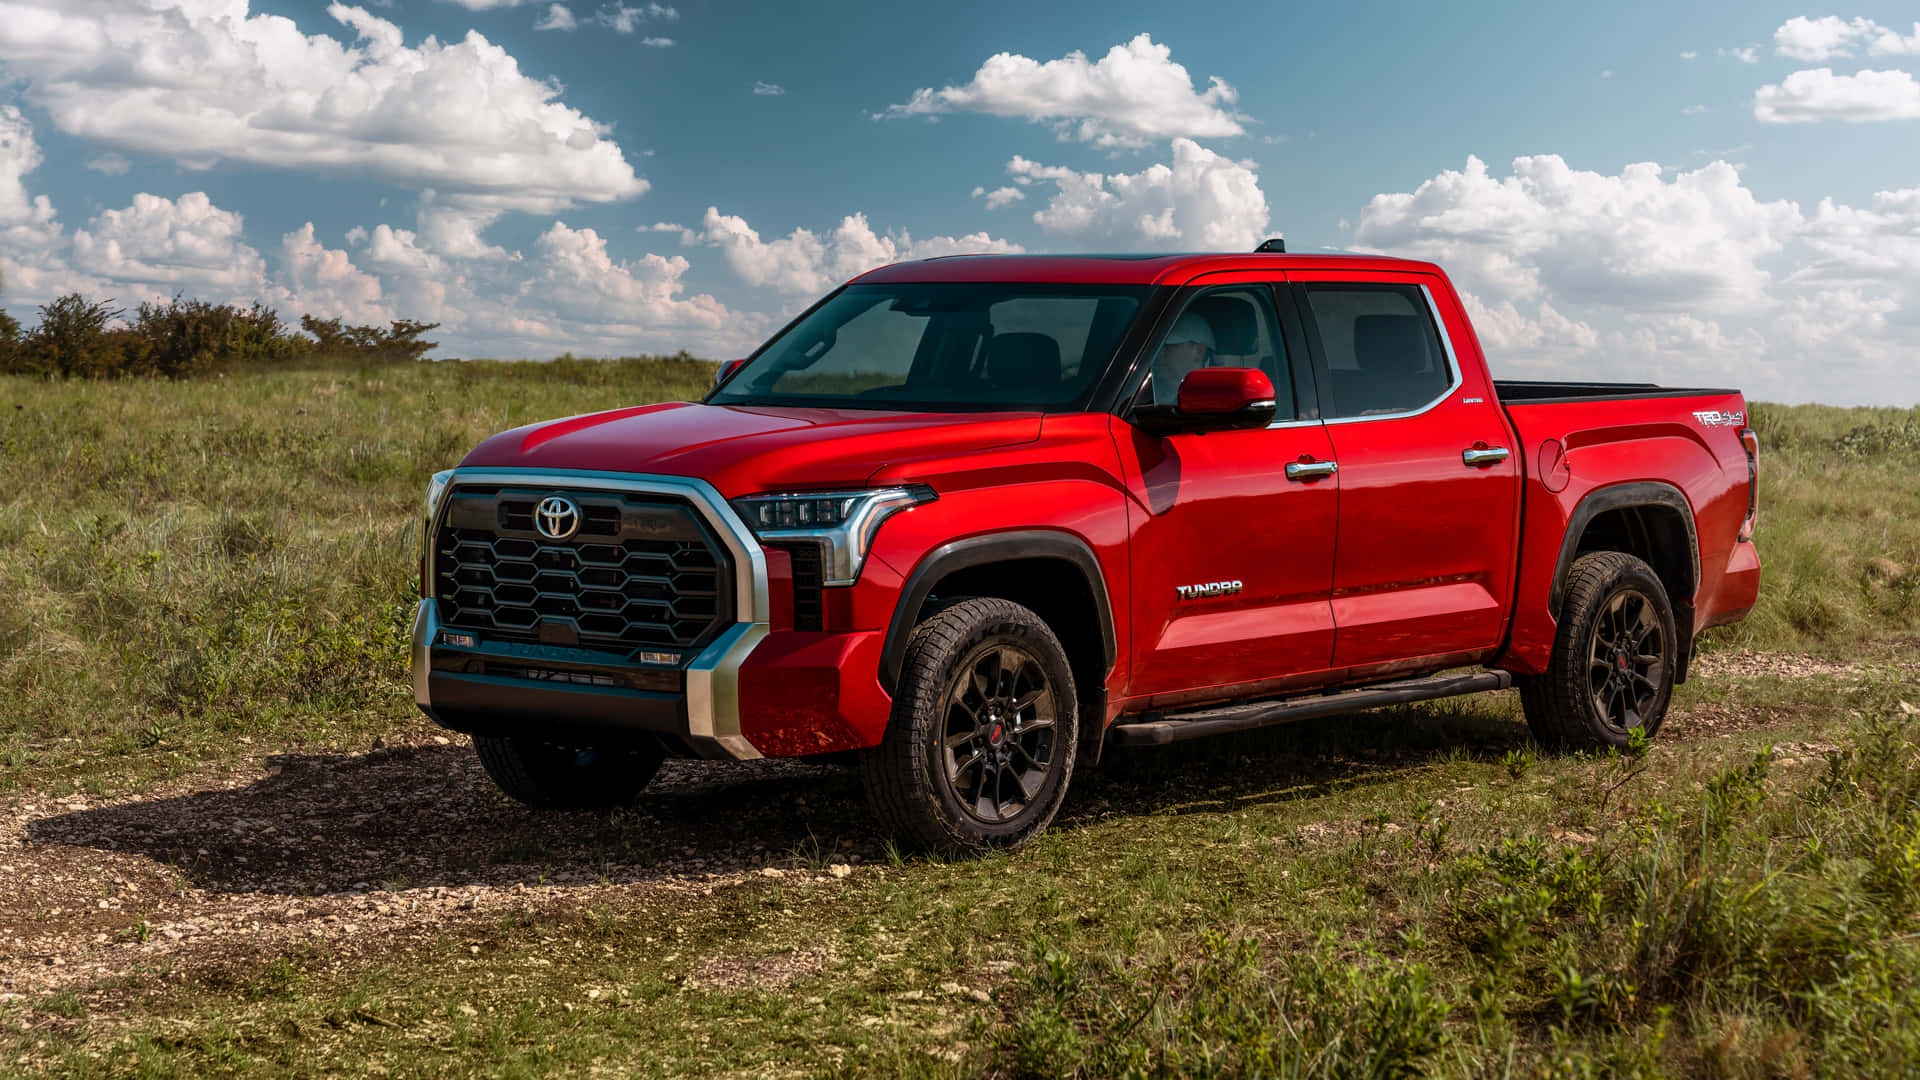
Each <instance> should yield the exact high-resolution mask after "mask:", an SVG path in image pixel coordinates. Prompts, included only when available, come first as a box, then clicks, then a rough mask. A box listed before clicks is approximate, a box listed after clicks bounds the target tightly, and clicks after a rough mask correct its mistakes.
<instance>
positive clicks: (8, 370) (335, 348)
mask: <svg viewBox="0 0 1920 1080" xmlns="http://www.w3.org/2000/svg"><path fill="white" fill-rule="evenodd" d="M112 304H113V302H112V301H110V300H109V301H99V302H97V301H91V300H88V299H87V298H86V297H84V296H82V295H80V294H78V293H73V294H70V295H67V296H63V297H61V298H60V299H58V300H55V301H53V302H52V303H50V304H47V305H46V306H44V307H42V308H41V309H40V325H39V326H37V327H35V328H34V329H33V330H32V331H30V332H29V333H26V334H24V335H22V334H21V333H20V328H19V324H18V323H17V322H16V321H14V320H13V319H12V318H10V317H7V316H6V315H5V314H4V313H0V374H30V375H42V376H47V377H53V376H61V377H70V378H91V379H103V378H166V379H181V378H190V377H193V376H197V375H207V374H213V373H218V372H225V371H230V370H234V369H237V368H244V367H265V366H270V365H275V364H282V363H285V362H288V361H292V360H302V359H312V360H316V361H321V362H327V361H333V362H339V361H346V362H349V363H361V364H364V363H411V362H414V361H418V360H420V359H422V358H423V357H425V356H426V354H427V353H428V352H429V351H431V350H433V349H435V348H437V347H438V346H439V342H436V341H427V340H424V336H425V335H426V334H427V333H429V332H431V331H432V330H433V329H434V328H435V327H437V326H439V325H440V324H439V323H426V322H415V321H412V320H409V319H400V320H396V321H395V322H393V323H391V324H389V325H388V326H387V327H386V328H385V329H381V328H379V327H374V326H356V325H353V324H350V323H344V322H342V321H341V320H339V319H320V318H316V317H314V316H312V315H306V316H302V317H301V320H300V325H301V326H302V327H303V328H304V329H305V330H306V331H307V333H306V334H302V333H300V332H299V331H297V330H295V329H293V328H292V327H290V326H287V325H286V324H284V323H282V322H281V321H280V314H279V313H278V312H276V311H274V310H273V309H272V308H269V307H267V306H265V305H263V304H259V303H255V304H253V305H251V306H249V307H240V306H238V305H234V304H214V303H209V302H208V301H205V300H188V299H184V298H182V297H180V296H175V297H174V298H173V299H171V300H169V301H167V302H166V303H153V302H147V303H143V304H141V305H140V310H139V312H138V313H137V314H136V315H135V316H134V317H133V319H132V320H131V321H122V316H123V315H124V314H125V313H124V312H123V311H122V310H121V309H119V308H116V307H114V306H112ZM309 334H310V335H312V336H311V337H309V336H307V335H309Z"/></svg>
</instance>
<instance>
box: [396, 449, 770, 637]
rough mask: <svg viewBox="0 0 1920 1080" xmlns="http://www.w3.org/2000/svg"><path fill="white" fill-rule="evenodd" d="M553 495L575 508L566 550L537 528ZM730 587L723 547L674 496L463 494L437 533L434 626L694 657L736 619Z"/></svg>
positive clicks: (491, 490)
mask: <svg viewBox="0 0 1920 1080" xmlns="http://www.w3.org/2000/svg"><path fill="white" fill-rule="evenodd" d="M555 494H564V495H566V496H567V497H568V498H569V499H571V500H572V501H573V502H574V503H575V504H576V505H577V506H579V508H580V518H581V520H580V527H579V529H578V531H576V532H575V533H574V534H573V535H572V536H570V537H568V538H567V539H565V540H549V539H547V538H546V537H543V536H541V535H540V534H539V532H537V531H536V530H535V528H534V508H535V507H536V506H538V505H539V503H540V501H541V500H542V499H544V498H546V497H547V496H549V495H555ZM732 580H733V578H732V573H731V572H730V569H729V566H728V562H727V559H726V555H725V548H723V547H722V546H721V545H720V544H719V543H718V542H717V541H716V540H715V539H714V537H713V534H712V532H711V531H710V530H709V529H708V528H707V526H706V524H705V522H704V521H702V520H701V517H700V515H699V514H698V513H697V512H696V511H695V510H694V509H693V507H692V506H691V505H690V504H688V503H686V502H684V501H681V500H678V499H675V498H673V497H672V496H661V495H643V494H629V493H624V492H597V491H596V492H584V491H571V490H568V491H555V490H552V489H541V488H518V487H515V488H506V487H464V486H463V487H460V488H456V489H455V490H454V492H453V494H452V495H451V496H449V497H448V499H447V509H446V515H445V516H444V517H443V518H442V519H441V522H440V527H439V529H438V531H437V533H436V535H435V544H434V597H435V599H436V600H437V602H438V604H439V609H440V622H441V624H442V625H444V626H447V627H450V628H455V629H461V630H472V631H474V632H475V633H477V634H479V635H480V636H481V637H483V638H491V639H495V640H506V641H525V642H545V643H547V644H564V645H578V646H579V647H580V648H586V649H599V650H607V651H617V652H622V653H626V652H631V651H633V650H635V649H640V648H652V649H662V648H664V649H672V650H676V651H682V650H688V649H693V648H697V647H699V646H702V645H704V644H706V642H707V641H708V640H710V639H711V638H712V637H713V636H714V635H715V634H717V633H718V632H719V631H720V629H721V628H722V627H724V626H725V625H726V624H727V623H729V622H731V621H732V620H731V617H730V616H731V612H732V610H733V590H732Z"/></svg>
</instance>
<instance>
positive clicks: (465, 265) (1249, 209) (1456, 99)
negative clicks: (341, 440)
mask: <svg viewBox="0 0 1920 1080" xmlns="http://www.w3.org/2000/svg"><path fill="white" fill-rule="evenodd" d="M556 7H559V8H562V9H564V15H563V14H561V13H558V12H556V11H555V10H554V9H555V8H556ZM569 24H570V27H569ZM543 25H544V26H546V27H548V28H547V29H536V27H539V26H543ZM1689 54H1691V55H1689ZM1916 75H1920V5H1911V4H1909V5H1904V6H1902V5H1892V4H1871V3H1864V4H1855V5H1851V6H1849V7H1848V8H1846V9H1844V10H1837V11H1828V10H1824V9H1811V8H1806V7H1803V6H1794V5H1760V4H1756V5H1743V6H1740V7H1739V8H1737V9H1729V7H1728V6H1724V5H1715V6H1700V7H1697V8H1691V9H1689V8H1686V7H1683V6H1679V5H1671V4H1663V5H1653V4H1645V5H1634V4H1620V5H1611V6H1607V7H1605V8H1603V9H1601V8H1586V9H1581V8H1576V7H1573V6H1568V5H1537V4H1477V5H1473V6H1471V7H1465V6H1454V5H1436V4H1421V5H1416V4H1408V3H1394V4H1345V5H1327V4H1298V5H1287V4H1274V3H1242V4H1227V3H1219V4H1203V5H1169V4H1167V3H1165V2H1164V0H1161V2H1158V3H1152V4H1148V3H1112V2H1109V3H1099V4H1033V3H1031V2H1028V3H1024V4H1001V3H981V4H974V5H970V6H968V7H966V8H965V9H955V8H951V7H949V8H941V9H935V8H931V7H922V6H918V5H913V6H908V5H898V4H878V3H875V4H853V3H839V4H833V5H793V4H736V3H717V2H702V0H684V2H675V3H673V4H671V5H668V4H667V3H666V2H665V0H652V2H645V3H641V4H637V5H636V4H632V3H629V2H627V0H615V2H614V3H611V4H601V3H597V2H595V0H571V2H568V3H563V4H559V5H556V4H554V3H553V2H552V0H540V2H537V3H526V4H513V3H510V2H509V0H393V2H392V3H390V4H387V5H375V4H364V5H361V6H351V5H342V4H328V3H320V2H310V0H297V2H296V0H0V275H4V277H5V282H4V289H5V291H4V293H0V305H5V306H7V307H9V308H11V309H12V310H13V311H15V313H17V314H19V315H22V316H24V317H26V318H27V320H28V321H31V316H32V308H33V307H34V306H35V305H37V304H38V303H42V302H45V300H47V299H49V298H51V297H52V296H53V295H57V294H59V293H61V292H65V291H69V290H73V289H77V290H80V291H85V292H88V293H90V294H93V295H98V296H113V297H115V298H116V299H117V300H119V301H120V302H121V303H127V304H130V303H133V302H137V301H138V300H140V299H145V298H153V297H161V296H166V295H170V294H172V293H173V292H175V291H182V290H184V291H186V292H188V293H189V294H192V295H197V296H204V297H207V298H209V299H218V300H226V299H234V300H251V299H255V298H258V299H262V300H264V301H266V302H268V303H270V304H273V305H274V306H276V307H278V308H279V309H280V310H282V312H283V313H285V314H288V315H289V316H293V315H297V314H298V313H300V312H303V311H313V312H315V313H318V314H322V315H327V316H340V317H345V318H348V319H350V320H353V321H369V322H374V321H383V320H384V319H388V318H396V317H409V318H424V319H430V320H438V321H441V322H442V323H443V324H444V327H443V329H442V330H441V331H440V333H439V336H440V338H441V340H442V341H443V343H444V348H443V349H442V353H443V354H446V355H465V356H478V355H509V356H548V355H552V354H555V353H558V352H561V351H568V350H570V351H574V352H579V353H587V354H612V353H630V352H635V351H641V350H672V349H675V348H679V347H682V346H684V347H688V348H691V349H693V350H695V351H696V352H700V353H702V354H705V355H712V356H722V355H729V354H732V353H737V352H741V351H744V350H745V349H747V348H750V347H751V345H752V344H753V343H755V342H756V341H757V340H758V339H759V338H761V337H762V336H764V334H765V333H767V332H768V331H769V330H770V329H771V328H773V327H776V326H777V325H778V324H779V322H780V321H781V319H782V318H783V317H784V316H785V315H787V314H789V313H791V312H792V311H794V310H796V309H797V308H798V307H800V306H802V305H804V304H805V303H806V302H808V301H809V300H811V299H812V298H813V297H814V296H815V295H817V294H818V293H819V292H821V291H824V290H825V289H826V288H828V287H831V285H833V284H835V283H837V282H838V281H840V280H844V278H845V277H847V276H850V275H851V274H854V273H858V272H859V271H861V270H863V269H865V268H867V267H868V266H870V265H873V264H874V263H876V262H880V261H889V260H892V259H896V258H900V257H909V256H916V255H922V254H932V253H944V252H948V251H957V250H1027V251H1072V250H1115V249H1129V250H1148V249H1155V250H1168V249H1172V250H1190V249H1197V248H1239V247H1243V246H1245V247H1250V246H1251V244H1252V243H1253V242H1254V241H1257V240H1258V239H1259V238H1260V236H1261V235H1263V234H1274V233H1282V232H1284V233H1285V234H1286V236H1287V237H1288V240H1289V247H1290V248H1291V249H1293V250H1313V249H1316V248H1329V249H1360V250H1379V251H1388V252H1392V253H1397V254H1408V255H1416V256H1421V257H1429V258H1437V259H1439V260H1440V261H1441V262H1442V263H1443V265H1445V266H1447V267H1448V268H1449V270H1450V271H1451V272H1452V273H1453V274H1454V276H1455V279H1456V282H1457V283H1458V284H1459V285H1460V286H1461V287H1462V288H1463V289H1464V290H1465V291H1466V292H1468V293H1469V294H1470V296H1471V297H1472V301H1471V307H1472V310H1473V313H1474V315H1475V318H1476V323H1477V325H1478V326H1479V327H1480V329H1481V333H1482V336H1483V339H1484V344H1485V345H1486V346H1487V348H1488V351H1489V353H1490V355H1491V356H1492V358H1493V360H1494V363H1495V366H1496V369H1497V370H1499V371H1501V372H1502V373H1504V374H1512V375H1532V376H1542V377H1567V378H1572V377H1585V378H1596V377H1598V378H1653V379H1659V380H1661V381H1666V382H1672V383H1686V382H1711V383H1732V384H1735V385H1742V386H1745V387H1747V388H1748V389H1749V391H1750V392H1751V393H1753V394H1755V395H1756V396H1761V397H1767V398H1772V399H1786V400H1809V399H1817V400H1827V401H1835V402H1841V403H1856V402H1875V403H1897V404H1912V403H1914V402H1915V401H1920V372H1917V371H1916V365H1915V364H1914V363H1913V359H1912V358H1913V357H1914V355H1915V349H1916V346H1920V83H1917V82H1916V81H1915V76H1916ZM756 90H757V91H758V92H756ZM1470 161H1471V164H1470ZM1653 166H1657V171H1656V170H1655V169H1654V168H1653ZM849 219H851V220H849Z"/></svg>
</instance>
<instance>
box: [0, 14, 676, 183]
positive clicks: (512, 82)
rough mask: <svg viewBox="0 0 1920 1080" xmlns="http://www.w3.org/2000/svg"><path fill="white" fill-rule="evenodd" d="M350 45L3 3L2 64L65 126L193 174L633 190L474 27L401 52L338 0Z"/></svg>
mask: <svg viewBox="0 0 1920 1080" xmlns="http://www.w3.org/2000/svg"><path fill="white" fill-rule="evenodd" d="M327 13H328V15H329V16H330V17H331V18H332V19H333V20H334V21H335V22H336V23H337V24H339V25H340V26H341V27H344V28H345V29H346V30H348V31H350V33H351V36H352V41H351V43H349V42H347V41H343V40H341V39H340V38H336V37H333V36H330V35H327V34H307V33H305V32H303V31H302V29H301V28H300V27H299V26H298V25H297V24H296V23H295V22H294V21H293V20H291V19H287V18H283V17H281V16H277V15H264V14H260V15H254V14H249V11H248V0H145V2H144V3H142V4H139V5H135V6H132V7H130V6H129V5H128V4H126V3H122V2H118V0H5V2H4V3H0V63H4V65H5V66H6V69H7V72H8V74H9V75H10V76H12V77H13V78H14V79H15V80H18V81H19V82H21V83H23V84H24V87H25V95H26V98H27V100H28V101H29V102H31V103H32V104H34V105H37V106H39V107H40V108H43V109H45V110H46V111H47V113H48V114H49V115H50V116H51V117H52V119H53V123H54V126H55V127H57V128H58V129H59V130H61V131H62V132H65V133H67V134H69V135H75V136H79V137H81V138H86V139H90V140H93V141H96V142H100V143H104V144H107V145H109V146H112V147H115V148H117V149H122V150H129V151H136V152H139V153H143V154H152V155H156V156H160V157H165V158H172V159H174V160H176V161H179V162H181V163H183V164H186V165H189V166H191V167H210V166H212V165H214V164H216V163H219V162H222V161H238V162H246V163H249V164H254V165H262V166H270V167H278V168H289V169H301V170H307V171H321V172H350V173H356V174H363V175H369V176H372V177H376V178H379V179H382V180H387V181H390V182H394V183H398V184H404V185H412V186H419V187H434V188H439V189H441V190H443V191H447V192H470V193H482V194H487V195H490V196H492V197H496V198H499V199H503V200H506V201H508V202H510V203H511V204H512V205H514V206H516V207H518V208H525V209H536V210H544V211H549V212H550V211H552V210H554V209H558V208H562V207H566V206H569V205H572V204H574V203H576V202H581V201H585V202H613V201H618V200H623V199H628V198H632V197H635V196H637V195H640V194H641V193H643V192H645V191H646V189H647V183H646V181H644V180H642V179H640V178H639V177H638V176H636V175H635V174H634V171H633V168H632V166H631V165H629V164H628V162H627V161H626V159H625V157H624V156H623V154H622V153H621V151H620V148H619V146H617V145H616V144H615V143H614V142H613V141H612V140H611V139H610V138H609V137H608V129H607V128H606V127H605V126H604V125H601V124H599V123H597V122H595V121H594V120H592V119H591V118H589V117H587V116H586V115H584V114H583V113H581V112H580V111H579V110H577V109H574V108H572V107H570V106H567V105H565V104H563V103H562V102H561V101H559V100H558V99H559V97H560V88H559V86H557V85H556V84H554V83H551V82H546V81H542V80H539V79H534V78H531V77H529V76H528V75H526V74H525V73H523V72H522V71H521V70H520V66H519V63H518V62H517V61H516V60H515V59H514V58H513V56H512V55H511V54H509V53H508V52H507V51H506V50H505V49H503V48H501V47H500V46H498V45H495V44H493V43H492V42H490V41H488V40H487V39H486V38H485V37H484V36H482V35H481V34H479V33H478V32H475V31H469V32H468V33H467V35H466V36H465V37H464V38H462V39H461V40H459V41H454V42H441V41H439V40H437V39H435V38H433V37H427V38H424V39H422V40H421V41H419V42H418V43H417V44H415V45H412V46H409V45H407V44H406V43H405V40H404V35H403V34H402V32H401V30H400V28H399V27H398V26H396V25H395V24H393V23H391V22H389V21H387V20H385V19H382V18H379V17H377V16H375V15H372V14H370V13H369V12H368V11H367V10H366V9H364V8H359V7H351V6H348V5H345V4H339V3H335V4H332V5H330V6H329V7H328V8H327Z"/></svg>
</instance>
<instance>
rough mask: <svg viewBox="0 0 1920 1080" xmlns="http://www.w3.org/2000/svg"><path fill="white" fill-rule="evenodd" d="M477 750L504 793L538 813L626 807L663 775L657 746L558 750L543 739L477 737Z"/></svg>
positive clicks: (662, 756)
mask: <svg viewBox="0 0 1920 1080" xmlns="http://www.w3.org/2000/svg"><path fill="white" fill-rule="evenodd" d="M473 749H474V752H475V753H476V754H478V755H479V757H480V765H481V767H482V768H484V769H486V770H487V775H488V776H489V777H492V779H493V782H494V783H495V784H497V785H498V786H499V788H500V790H501V791H504V792H506V793H507V794H508V795H510V796H512V797H513V798H515V799H518V800H519V801H520V802H523V803H525V804H527V805H528V806H531V807H533V808H535V809H537V810H604V809H607V808H609V807H615V806H625V805H627V804H628V803H631V802H632V801H633V800H634V799H635V798H637V797H638V796H639V794H640V789H641V788H644V787H646V786H647V782H648V781H649V780H652V779H653V774H654V773H656V772H659V771H660V764H661V762H663V761H665V760H666V751H665V750H663V749H662V748H661V747H660V746H658V745H657V744H638V745H632V746H560V745H556V744H554V743H549V742H543V741H541V740H539V739H528V738H520V737H508V738H501V737H494V736H488V735H475V736H474V737H473Z"/></svg>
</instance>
